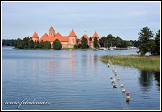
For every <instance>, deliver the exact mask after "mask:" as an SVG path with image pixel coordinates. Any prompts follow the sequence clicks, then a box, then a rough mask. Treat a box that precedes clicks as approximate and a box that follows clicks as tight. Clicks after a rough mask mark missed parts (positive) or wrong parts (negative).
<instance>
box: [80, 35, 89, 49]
mask: <svg viewBox="0 0 162 112" xmlns="http://www.w3.org/2000/svg"><path fill="white" fill-rule="evenodd" d="M81 43H82V49H87V48H88V42H87V39H86V38H85V37H84V36H83V37H82V40H81Z"/></svg>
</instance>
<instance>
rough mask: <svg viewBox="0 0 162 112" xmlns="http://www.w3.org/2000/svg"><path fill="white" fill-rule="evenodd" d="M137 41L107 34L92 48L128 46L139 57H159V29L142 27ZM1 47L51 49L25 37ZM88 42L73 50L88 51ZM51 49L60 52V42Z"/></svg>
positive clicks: (56, 41) (84, 41) (8, 41)
mask: <svg viewBox="0 0 162 112" xmlns="http://www.w3.org/2000/svg"><path fill="white" fill-rule="evenodd" d="M138 35H139V37H138V40H137V41H136V40H129V41H126V40H122V39H121V38H120V37H119V36H117V37H114V36H113V35H112V34H109V35H108V36H107V37H101V38H100V39H99V41H98V40H97V38H96V37H95V38H94V42H93V47H94V48H99V47H106V48H107V47H114V46H116V47H119V48H127V47H128V46H134V47H137V48H139V51H138V53H139V54H140V55H145V54H146V53H150V54H151V55H160V29H159V30H158V31H157V33H155V34H154V33H153V32H152V31H151V30H150V28H148V27H144V28H142V29H141V30H140V32H139V33H138ZM90 40H92V37H90ZM2 46H15V48H18V49H51V43H50V42H48V41H45V42H43V41H40V42H39V41H35V42H34V41H33V40H32V37H25V38H23V39H20V38H18V39H16V40H14V39H3V40H2ZM89 47H90V46H88V41H87V39H86V38H85V37H82V39H81V43H80V44H78V45H74V48H75V49H88V48H89ZM52 48H53V49H56V50H60V49H62V44H61V42H60V41H59V40H58V39H56V40H55V41H54V42H53V46H52Z"/></svg>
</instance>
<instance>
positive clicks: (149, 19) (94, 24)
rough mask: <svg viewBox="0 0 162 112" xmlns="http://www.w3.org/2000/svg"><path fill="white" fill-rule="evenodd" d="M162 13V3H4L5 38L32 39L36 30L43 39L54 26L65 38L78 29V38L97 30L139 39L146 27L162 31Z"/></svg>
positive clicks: (154, 31)
mask: <svg viewBox="0 0 162 112" xmlns="http://www.w3.org/2000/svg"><path fill="white" fill-rule="evenodd" d="M160 10H161V2H137V1H136V2H12V1H11V2H2V3H1V17H2V18H1V23H2V24H1V29H2V31H1V32H2V34H1V37H2V38H3V39H17V38H24V37H27V36H29V37H31V36H32V35H33V33H34V32H35V31H36V32H37V33H38V36H39V37H42V36H43V35H44V33H48V30H49V28H50V27H51V26H52V27H53V28H54V29H55V32H56V33H57V32H59V33H61V35H63V36H68V35H69V33H70V32H71V30H72V29H74V31H75V33H76V35H77V37H78V38H81V37H82V36H83V35H84V34H87V35H88V36H89V37H91V36H93V34H94V32H95V31H96V32H97V33H98V35H99V36H100V37H103V36H107V35H109V34H112V35H113V36H115V37H116V36H119V37H120V38H122V39H123V40H138V37H139V35H138V33H139V32H140V30H141V29H142V28H143V27H146V26H147V27H149V28H150V30H151V31H153V33H154V34H155V33H156V32H157V31H158V30H159V29H160V28H161V26H160V23H161V18H160Z"/></svg>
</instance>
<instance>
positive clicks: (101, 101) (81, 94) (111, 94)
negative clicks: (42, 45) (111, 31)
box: [2, 47, 160, 110]
mask: <svg viewBox="0 0 162 112" xmlns="http://www.w3.org/2000/svg"><path fill="white" fill-rule="evenodd" d="M112 54H136V50H112V51H111V50H107V51H102V50H96V51H95V50H94V51H93V50H85V51H82V50H74V51H73V50H72V51H69V50H59V51H56V50H15V49H12V48H11V47H3V48H2V109H3V110H17V109H18V110H160V72H148V71H141V70H139V69H136V68H133V67H124V66H119V65H113V66H114V68H115V69H117V75H118V76H119V77H120V80H119V81H117V80H115V83H116V84H117V88H113V87H112V84H111V81H110V76H114V74H113V71H112V68H111V67H110V68H108V67H107V65H106V64H105V63H103V62H101V61H100V60H99V56H102V55H112ZM122 83H123V84H124V87H125V89H126V91H129V92H130V95H131V99H130V101H129V102H127V103H126V98H125V97H126V96H125V93H122V91H121V88H120V84H122ZM12 102H15V103H14V104H7V103H12ZM21 102H48V104H44V105H43V104H42V105H38V104H28V105H27V103H26V104H25V103H24V104H22V105H20V103H21ZM16 103H17V104H16ZM18 106H19V108H18Z"/></svg>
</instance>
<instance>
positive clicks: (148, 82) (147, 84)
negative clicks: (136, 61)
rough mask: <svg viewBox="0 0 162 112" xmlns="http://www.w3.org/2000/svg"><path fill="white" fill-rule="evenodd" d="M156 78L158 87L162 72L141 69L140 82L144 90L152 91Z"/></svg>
mask: <svg viewBox="0 0 162 112" xmlns="http://www.w3.org/2000/svg"><path fill="white" fill-rule="evenodd" d="M154 78H155V80H156V81H157V85H158V87H160V72H153V71H141V73H140V76H139V83H140V85H141V87H142V91H143V92H146V91H150V89H151V87H152V86H153V82H154Z"/></svg>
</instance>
